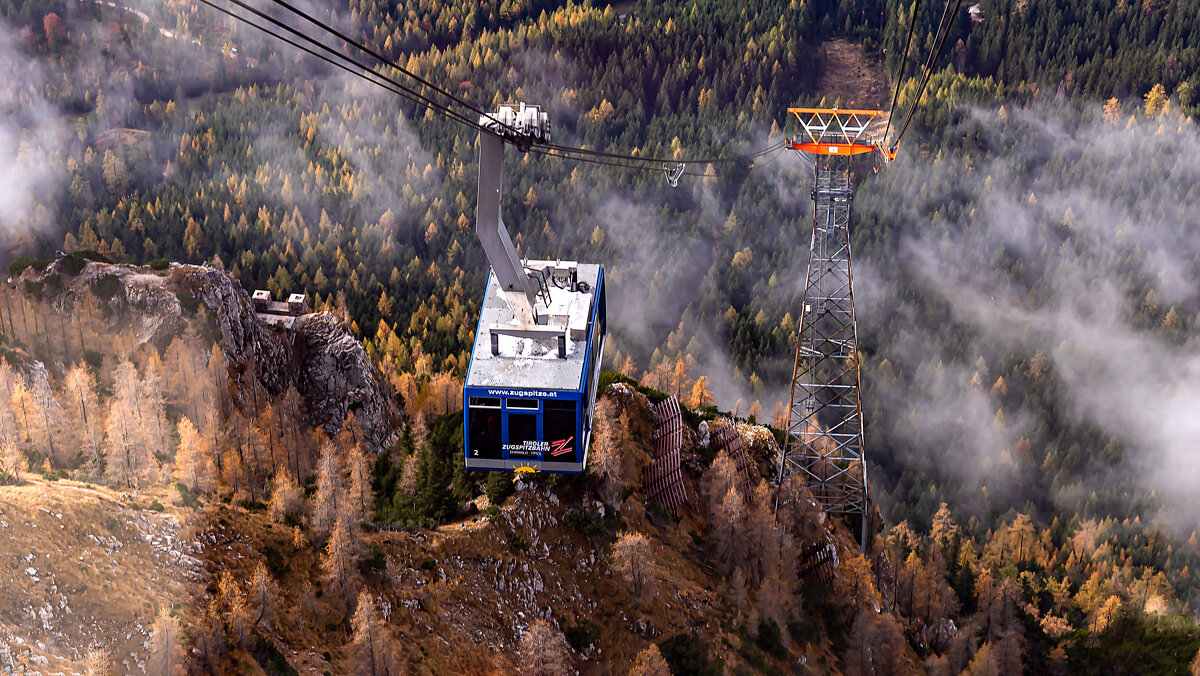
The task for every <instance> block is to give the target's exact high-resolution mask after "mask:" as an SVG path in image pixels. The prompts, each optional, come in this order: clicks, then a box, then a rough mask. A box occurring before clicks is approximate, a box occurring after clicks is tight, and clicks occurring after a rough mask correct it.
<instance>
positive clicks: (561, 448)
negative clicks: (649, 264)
mask: <svg viewBox="0 0 1200 676" xmlns="http://www.w3.org/2000/svg"><path fill="white" fill-rule="evenodd" d="M525 269H526V270H527V271H529V272H530V273H531V274H530V275H529V277H530V278H531V279H533V280H534V281H535V285H536V286H537V287H538V288H537V290H536V300H535V303H534V304H533V310H534V312H535V313H536V315H537V317H538V319H537V323H536V324H534V325H530V324H522V323H521V322H519V321H518V320H517V317H516V313H514V311H513V309H512V308H511V307H510V305H509V301H508V299H507V297H506V294H505V293H504V292H503V291H502V290H501V287H500V285H499V284H498V283H497V281H496V272H495V270H494V269H493V270H492V271H491V272H490V273H489V275H488V285H487V294H486V297H485V298H484V302H483V307H482V310H481V311H480V316H479V327H478V329H477V330H476V332H475V346H474V348H472V350H471V365H470V367H469V369H468V370H467V380H466V384H465V385H464V387H463V417H464V420H463V428H464V442H465V445H466V465H467V469H475V470H508V471H511V470H514V469H517V468H521V467H529V468H532V469H535V470H537V471H544V472H559V473H579V472H582V471H583V469H584V467H585V466H586V465H587V451H588V442H589V441H590V440H591V435H592V413H593V411H594V409H595V404H596V385H597V383H598V382H599V379H600V359H601V357H602V355H603V353H604V336H605V332H606V329H607V319H606V316H605V307H604V269H603V267H601V266H600V265H593V264H586V263H570V262H554V261H526V262H525Z"/></svg>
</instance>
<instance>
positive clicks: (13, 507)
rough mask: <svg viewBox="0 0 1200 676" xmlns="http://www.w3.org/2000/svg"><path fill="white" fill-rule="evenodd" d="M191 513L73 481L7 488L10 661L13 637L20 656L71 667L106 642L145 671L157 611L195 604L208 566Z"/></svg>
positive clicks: (5, 611) (0, 566) (4, 578)
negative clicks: (192, 536) (186, 534)
mask: <svg viewBox="0 0 1200 676" xmlns="http://www.w3.org/2000/svg"><path fill="white" fill-rule="evenodd" d="M149 501H150V498H149V497H148V496H143V497H142V500H141V503H142V505H143V506H145V505H146V504H149ZM181 517H182V518H183V519H187V518H188V513H187V512H183V513H181V512H179V511H178V510H172V511H166V512H162V513H159V512H153V511H149V510H145V509H143V510H141V511H139V510H137V509H134V508H133V507H132V506H131V505H130V504H128V503H126V502H123V501H122V500H121V499H120V498H119V494H118V493H116V492H114V491H111V490H108V489H105V488H89V487H87V486H85V485H83V484H78V483H75V482H71V481H57V482H45V481H41V480H29V481H27V482H26V483H25V485H22V486H4V487H0V542H2V543H3V545H2V547H3V555H0V584H3V586H4V592H5V593H4V594H0V630H3V633H4V634H5V635H6V636H5V637H4V638H3V639H0V667H3V666H9V665H8V664H5V661H6V658H5V657H4V654H3V652H4V648H3V646H4V645H5V644H6V645H8V649H9V651H10V653H11V657H9V658H7V659H11V660H12V661H13V662H14V663H18V664H19V663H22V662H24V663H26V664H28V665H29V666H31V667H33V668H36V669H41V670H50V671H56V670H57V671H65V672H66V673H72V672H73V671H74V668H75V667H74V665H75V663H76V662H77V661H78V660H81V659H82V658H83V657H84V655H85V654H86V653H87V651H88V649H89V648H91V647H92V646H94V645H100V646H102V647H103V648H104V649H105V650H108V651H110V652H111V653H112V655H113V656H114V661H115V663H116V665H117V666H118V668H124V667H125V666H126V665H124V664H122V662H127V663H128V668H130V669H131V670H135V671H136V665H137V663H138V662H140V661H142V660H144V659H145V656H146V650H145V647H144V643H145V640H146V639H147V638H148V635H149V626H150V624H151V622H152V621H153V619H154V616H155V614H156V613H157V612H158V610H159V609H160V608H164V607H175V608H179V607H182V606H184V605H186V604H187V603H188V600H189V599H190V594H189V590H190V588H191V587H192V583H191V581H190V580H191V579H196V578H198V577H199V575H200V573H201V569H200V568H199V562H198V561H197V560H195V559H192V558H190V557H189V556H188V555H187V553H186V551H185V550H184V549H181V547H180V540H179V536H180V532H181V530H182V528H181V524H180V519H181ZM26 651H28V652H26Z"/></svg>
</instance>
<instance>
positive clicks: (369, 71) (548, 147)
mask: <svg viewBox="0 0 1200 676" xmlns="http://www.w3.org/2000/svg"><path fill="white" fill-rule="evenodd" d="M228 1H229V2H231V3H233V4H234V5H236V6H238V7H240V8H242V9H243V10H245V11H248V12H250V13H252V14H254V15H255V16H257V17H259V18H260V19H263V20H265V21H268V22H270V23H271V24H273V25H275V26H277V27H279V28H281V29H283V30H285V31H287V32H288V33H290V34H292V35H294V36H296V37H297V38H299V39H301V40H303V41H304V42H307V43H309V44H310V45H313V46H314V47H316V48H317V49H320V50H322V51H324V52H327V53H328V54H330V55H332V56H333V57H335V58H337V59H338V60H339V61H340V62H337V61H334V60H333V59H331V58H330V57H328V56H325V55H323V54H320V53H318V52H315V51H313V50H312V49H310V48H309V47H306V46H304V45H303V44H300V43H297V42H296V41H294V40H292V39H290V38H288V37H286V36H284V35H281V34H279V33H278V32H276V31H274V30H272V29H270V28H267V27H265V26H263V25H261V24H259V23H256V22H255V21H254V20H252V19H250V18H248V17H246V16H243V15H240V14H237V13H235V12H232V11H230V10H229V9H226V8H223V7H221V6H219V5H217V4H216V3H215V2H213V1H212V0H200V2H201V3H203V4H205V5H207V6H209V7H212V8H213V9H216V10H217V11H219V12H222V13H223V14H226V15H228V16H230V17H232V18H234V19H236V20H238V21H241V22H243V23H246V24H247V25H250V26H252V27H254V28H256V29H258V30H260V31H262V32H264V33H266V34H268V35H270V36H272V37H274V38H276V39H278V40H281V41H282V42H285V43H287V44H288V45H291V46H293V47H295V48H297V49H300V50H301V51H303V52H305V53H307V54H309V55H312V56H315V57H317V58H318V59H321V60H322V61H324V62H326V63H328V64H330V65H332V66H335V67H337V68H339V69H341V70H344V71H346V72H349V73H351V74H352V75H355V76H356V77H359V78H362V79H363V80H365V81H367V82H370V83H372V84H375V85H377V86H379V87H382V88H383V89H385V90H387V91H389V92H391V93H393V94H396V95H398V96H400V97H402V98H404V99H405V100H407V101H410V102H412V103H414V104H417V105H418V106H426V107H428V108H430V109H432V110H434V111H435V112H436V113H437V114H439V115H441V116H442V117H445V118H447V119H450V120H451V121H454V122H457V123H459V124H463V125H465V126H467V127H469V128H471V129H473V130H476V131H480V132H487V133H495V132H494V130H492V129H489V128H488V127H487V126H485V125H483V124H481V123H480V122H478V121H476V120H473V119H471V118H469V117H467V116H466V115H465V114H463V113H461V112H459V111H458V110H455V109H453V108H451V107H450V105H449V104H447V103H444V102H441V101H438V100H435V99H434V98H431V96H429V95H426V94H425V93H423V92H418V91H416V90H414V89H412V88H411V87H408V86H406V85H405V84H403V83H401V82H399V81H398V80H396V79H395V78H394V77H390V76H388V75H384V74H382V73H379V72H377V71H376V70H375V69H373V68H370V67H369V66H367V65H366V64H363V63H361V62H359V61H357V60H355V59H353V58H351V57H350V56H348V55H346V54H343V53H342V52H340V51H338V50H337V49H334V48H333V47H331V46H329V45H326V44H324V43H323V42H321V41H320V40H317V39H316V38H313V37H311V36H309V35H306V34H305V33H304V32H302V31H300V30H298V29H296V28H294V27H292V26H289V25H288V24H286V23H284V22H282V21H280V20H279V19H276V18H275V17H272V16H270V15H269V14H266V13H264V12H262V11H260V10H258V9H256V8H254V7H252V6H250V5H248V4H247V3H245V2H243V1H242V0H228ZM270 1H271V2H273V3H274V4H277V5H279V6H280V7H283V8H284V9H286V10H288V11H289V12H291V13H293V14H295V15H296V16H299V17H301V18H302V19H304V20H305V21H308V22H309V23H311V24H312V25H314V26H316V27H318V28H319V29H321V30H322V31H324V32H326V33H328V34H330V35H333V36H334V37H336V38H338V39H340V40H342V41H343V42H345V43H346V44H347V45H349V46H352V47H354V48H355V49H358V50H359V51H361V52H362V53H364V54H368V55H370V56H372V57H374V58H375V59H377V60H379V61H380V62H382V63H383V64H385V65H387V66H388V67H390V68H392V69H394V70H396V71H398V72H400V73H402V74H404V75H406V76H408V77H410V78H412V79H414V80H416V81H417V82H418V83H420V84H421V85H424V86H425V87H427V88H428V89H430V90H433V92H436V93H437V94H439V95H441V96H444V97H446V98H448V99H450V101H452V102H453V103H455V104H458V105H459V106H461V107H463V108H466V109H467V110H468V111H470V112H471V113H475V114H478V115H479V116H480V118H486V119H488V120H493V121H495V122H496V124H497V125H501V126H505V127H506V125H503V123H500V122H499V121H497V120H495V119H494V118H493V117H492V116H491V115H489V114H487V113H485V112H483V111H482V110H480V109H479V108H477V107H475V106H474V105H472V104H471V103H469V102H467V101H464V100H463V99H461V98H459V97H457V96H455V95H454V94H453V93H451V92H449V91H447V90H445V89H443V88H441V87H438V86H437V85H434V84H433V83H431V82H429V81H428V80H426V79H424V78H422V77H421V76H420V75H418V74H416V73H414V72H412V71H411V70H408V69H407V68H404V67H402V66H400V65H399V64H397V63H395V62H394V61H392V60H390V59H388V58H387V57H385V56H383V55H382V54H380V53H378V52H377V51H375V50H373V49H371V48H370V47H367V46H366V45H363V44H362V43H360V42H358V41H356V40H354V39H352V38H350V37H349V36H347V35H345V34H344V33H342V32H341V31H338V30H337V29H336V28H334V27H332V26H330V25H329V24H327V23H325V22H323V21H321V20H319V19H317V18H315V17H313V16H311V15H310V14H308V13H307V12H304V11H303V10H301V9H298V8H296V7H295V6H294V5H292V4H290V3H288V2H287V1H286V0H270ZM346 64H349V65H346ZM351 66H353V67H351ZM356 69H361V71H363V72H359V70H356ZM380 80H383V81H382V82H381V81H380ZM536 145H537V146H539V147H541V148H544V149H545V150H544V151H543V152H541V154H543V155H547V156H549V157H557V158H560V159H564V160H569V161H576V162H583V161H585V157H587V158H597V159H594V160H592V161H591V162H590V163H591V164H599V165H605V166H616V167H625V168H640V169H643V170H646V171H660V170H662V169H663V168H664V167H666V166H668V165H675V166H679V165H688V164H704V165H708V164H723V163H730V162H739V161H749V160H753V159H755V158H758V157H761V156H763V155H766V154H769V153H771V152H774V151H777V150H779V149H780V148H782V146H783V144H776V145H773V146H770V147H767V148H764V149H761V150H758V151H755V152H752V153H743V154H740V155H730V156H723V157H710V158H684V159H668V158H658V157H647V156H642V155H627V154H620V153H611V152H605V151H600V150H591V149H588V148H579V147H575V146H567V145H560V144H549V143H546V144H536ZM580 155H582V156H584V157H578V156H580ZM599 160H610V161H609V162H602V161H599ZM620 163H626V164H620ZM628 163H641V164H642V165H655V166H643V167H637V166H636V165H633V164H628ZM680 175H684V176H712V175H711V174H707V173H697V172H690V171H682V172H680ZM719 175H720V174H718V176H719Z"/></svg>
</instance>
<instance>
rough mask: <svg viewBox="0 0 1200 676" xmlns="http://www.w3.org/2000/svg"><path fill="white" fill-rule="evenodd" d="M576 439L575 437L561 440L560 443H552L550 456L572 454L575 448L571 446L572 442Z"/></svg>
mask: <svg viewBox="0 0 1200 676" xmlns="http://www.w3.org/2000/svg"><path fill="white" fill-rule="evenodd" d="M574 439H575V437H574V436H570V437H567V438H566V439H559V440H558V441H552V442H550V455H552V456H560V455H562V454H564V453H570V452H572V451H574V450H575V449H574V447H572V446H571V441H572V440H574Z"/></svg>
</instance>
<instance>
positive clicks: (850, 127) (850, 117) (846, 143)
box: [788, 108, 899, 162]
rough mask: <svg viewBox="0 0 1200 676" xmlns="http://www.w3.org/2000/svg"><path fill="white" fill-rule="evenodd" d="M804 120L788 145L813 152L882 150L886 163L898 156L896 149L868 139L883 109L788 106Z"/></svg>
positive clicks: (853, 153)
mask: <svg viewBox="0 0 1200 676" xmlns="http://www.w3.org/2000/svg"><path fill="white" fill-rule="evenodd" d="M788 112H789V113H792V114H793V115H795V116H796V119H798V120H800V126H801V128H802V132H801V133H800V135H798V136H797V137H796V138H795V139H792V140H790V141H788V147H789V148H791V149H792V150H799V151H802V152H806V153H812V154H813V155H843V156H847V155H865V154H867V153H871V152H876V151H878V152H879V154H881V155H882V156H883V159H884V161H885V162H891V161H892V160H894V159H896V151H897V150H898V149H899V144H897V146H896V148H894V149H892V150H890V151H889V150H888V148H887V146H886V145H884V143H882V142H879V141H871V140H868V139H866V138H864V136H865V134H866V131H867V126H868V125H870V124H871V121H872V120H874V119H875V118H876V117H878V116H880V115H882V114H883V111H882V110H839V109H838V108H788Z"/></svg>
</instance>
